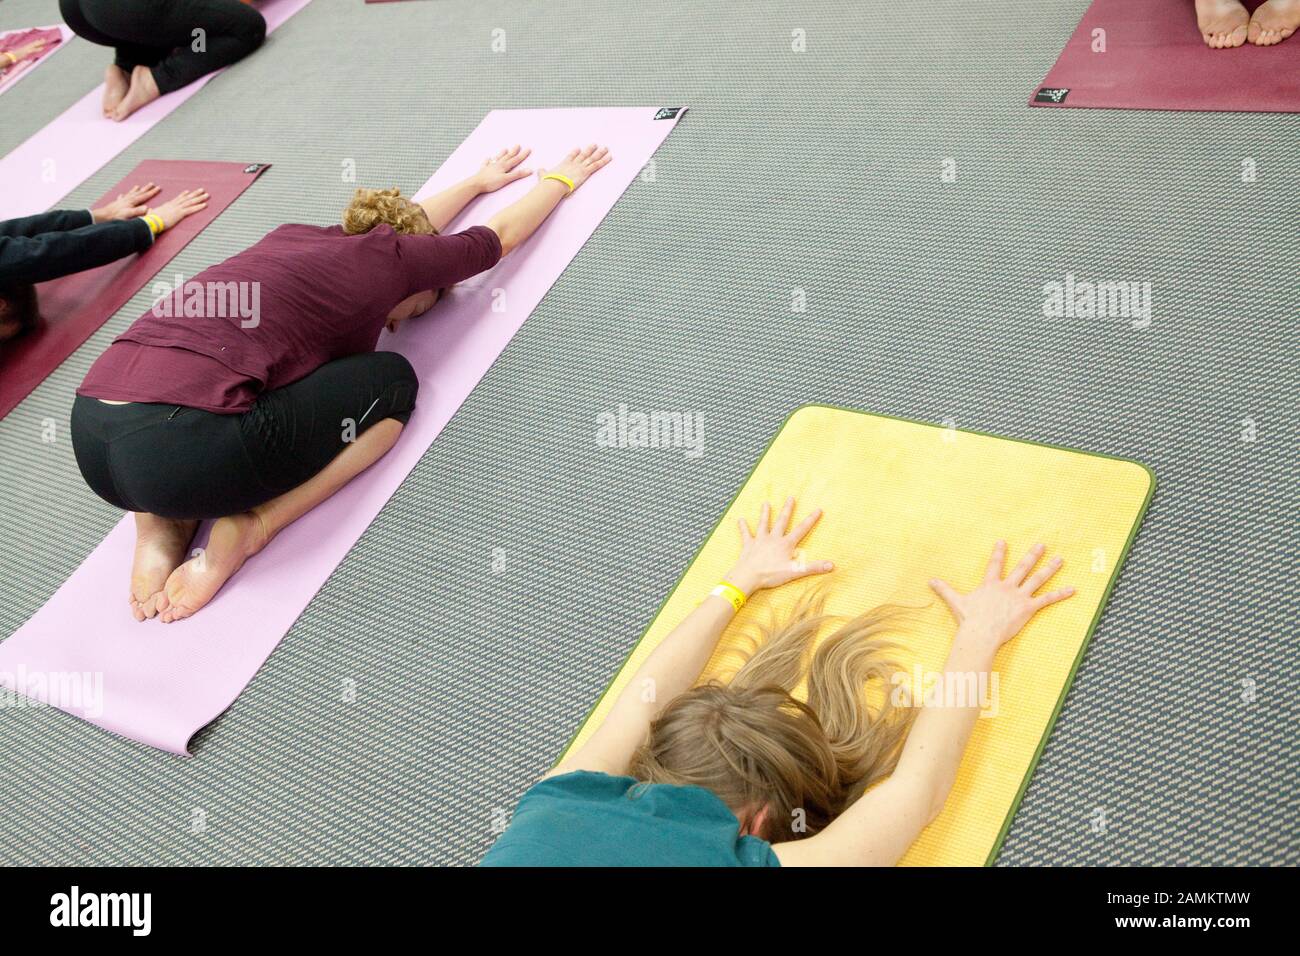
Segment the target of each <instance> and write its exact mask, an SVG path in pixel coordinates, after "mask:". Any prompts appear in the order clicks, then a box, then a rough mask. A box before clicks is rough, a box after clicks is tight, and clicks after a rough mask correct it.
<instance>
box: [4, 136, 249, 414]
mask: <svg viewBox="0 0 1300 956" xmlns="http://www.w3.org/2000/svg"><path fill="white" fill-rule="evenodd" d="M266 168H267V166H266V164H264V163H252V164H250V165H245V164H243V163H198V162H190V161H188V160H174V159H150V160H146V161H145V162H143V163H141V164H140V165H139V166H137V167H136V168H135V169H133V170H131V173H130V175H128V176H127V177H126V178H125V179H123V180H122V181H121V182H120V183H118V184H117V185H116V186H114V187H113V188H112V189H110V190H109V191H108V192H107V193H105V194H104V195H103V196H102V197H101V198H100V199H99V200H98V201H97V202H95V203H94V204H93V205H94V206H102V205H104V204H105V203H106V202H108V201H110V200H112V199H113V198H115V197H116V196H118V195H120V194H122V193H124V192H126V191H127V190H128V189H130V188H131V187H132V186H143V185H145V184H146V183H150V182H152V183H155V184H157V185H158V186H160V187H162V192H160V193H159V194H158V197H157V198H156V199H155V200H154V205H155V206H156V205H159V204H160V203H164V202H166V201H167V200H168V199H170V198H171V197H172V196H175V195H176V194H177V193H179V192H180V191H181V190H183V189H193V188H195V187H199V186H202V187H203V188H204V189H206V190H207V191H208V192H209V193H211V195H212V198H211V199H210V200H208V208H207V209H204V210H203V211H202V212H200V213H197V214H195V215H193V216H187V217H186V218H185V219H184V220H182V221H181V223H180V224H179V225H177V226H175V227H174V228H172V229H168V230H167V231H166V232H164V233H163V234H162V235H161V236H159V237H158V238H157V239H156V240H154V244H153V245H152V246H150V247H149V248H148V249H146V250H145V251H144V252H142V253H140V254H139V255H132V256H127V257H126V258H125V259H119V260H117V261H116V262H110V263H109V264H108V265H105V266H100V267H99V268H98V269H90V270H88V271H86V272H78V273H75V274H73V275H70V276H64V277H63V278H62V279H55V280H53V281H52V282H42V283H40V284H38V285H37V286H36V294H37V296H38V298H39V302H40V309H41V317H42V318H43V319H44V321H43V322H42V323H41V326H40V328H38V329H36V331H34V332H31V333H29V334H27V335H24V336H23V337H21V338H19V339H15V340H14V341H12V342H6V343H4V344H3V345H0V418H4V417H5V416H6V415H8V414H9V413H10V412H11V411H13V409H14V406H16V405H17V404H18V403H19V402H21V401H22V400H23V399H24V398H26V397H27V396H28V395H29V394H30V393H31V391H32V389H34V388H35V387H36V386H37V385H39V384H41V382H43V381H45V378H46V376H48V375H49V374H50V373H51V372H52V371H54V370H55V369H56V368H58V367H59V366H60V365H61V364H63V360H64V359H66V358H67V357H68V356H69V355H71V354H72V353H73V352H75V351H76V350H77V349H78V348H79V347H80V346H81V343H82V342H84V341H86V339H88V338H90V336H91V335H92V334H93V333H94V332H95V330H96V329H98V328H99V327H100V326H101V325H103V324H104V323H105V322H106V321H108V317H109V316H111V315H112V314H113V313H114V312H116V311H117V310H118V309H120V308H122V306H124V305H126V303H127V302H129V301H130V299H131V297H132V296H133V295H135V294H136V293H137V292H139V291H140V290H141V289H143V288H144V285H145V283H146V282H148V281H149V280H150V279H152V278H153V277H154V276H155V275H157V274H158V271H159V270H160V269H162V268H163V267H164V266H165V265H167V263H168V262H170V261H171V260H172V259H173V258H174V257H175V256H176V254H177V253H178V252H180V251H181V250H182V249H184V248H185V247H186V246H187V245H189V243H190V240H191V239H193V238H194V237H195V236H197V235H198V234H199V233H200V232H202V231H203V230H204V228H205V227H206V226H207V225H208V223H210V222H212V220H213V219H216V218H217V216H219V215H221V213H222V211H223V210H225V208H226V207H227V206H229V205H230V204H231V203H232V202H234V201H235V200H236V199H237V198H239V196H240V194H241V193H243V191H244V190H245V189H247V188H248V187H249V186H251V185H252V184H253V181H254V180H255V179H257V177H258V176H260V175H261V173H262V171H263V170H264V169H266Z"/></svg>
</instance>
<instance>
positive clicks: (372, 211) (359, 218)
mask: <svg viewBox="0 0 1300 956" xmlns="http://www.w3.org/2000/svg"><path fill="white" fill-rule="evenodd" d="M379 225H387V226H392V227H393V231H394V232H400V233H403V234H407V235H416V236H423V235H428V234H429V233H436V232H437V231H438V230H437V229H434V228H433V225H432V224H431V223H430V222H429V217H428V216H426V215H425V214H424V210H423V209H421V208H420V207H419V206H418V205H417V204H415V203H414V202H412V201H411V200H409V199H407V198H406V197H405V196H403V195H402V191H401V190H400V189H397V188H393V189H358V190H357V192H356V195H355V196H353V197H352V202H351V203H350V204H349V205H348V208H347V209H345V210H343V231H344V232H346V233H347V234H348V235H349V236H358V235H360V234H361V233H363V232H369V231H370V230H371V229H374V228H375V226H379Z"/></svg>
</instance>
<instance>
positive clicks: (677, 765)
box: [630, 590, 913, 841]
mask: <svg viewBox="0 0 1300 956" xmlns="http://www.w3.org/2000/svg"><path fill="white" fill-rule="evenodd" d="M823 606H824V595H823V592H821V591H820V590H810V591H808V592H805V594H804V595H803V596H802V597H801V598H800V600H799V602H798V603H797V605H796V607H795V609H794V611H793V613H792V614H791V616H790V619H789V620H788V621H786V622H785V623H783V624H777V623H776V622H773V624H771V625H770V626H769V627H767V628H765V629H764V632H763V636H761V637H760V638H759V639H758V640H757V641H755V643H754V646H753V648H752V649H751V651H750V653H749V654H748V655H747V660H745V662H744V664H743V666H741V667H740V669H739V670H738V671H737V672H736V674H735V676H734V677H733V678H732V679H731V681H730V682H728V683H723V682H721V681H716V680H714V681H709V682H708V683H705V684H702V685H700V686H698V687H694V688H692V689H691V690H688V691H686V692H685V693H683V694H680V695H678V696H677V697H676V698H674V699H673V700H672V701H671V702H670V703H669V704H668V706H667V707H665V708H664V710H663V711H662V712H661V713H660V715H659V717H658V718H657V719H656V720H655V721H654V722H653V723H652V724H651V725H650V733H649V735H648V737H647V739H646V741H645V742H644V743H643V744H642V745H641V747H640V748H639V749H638V750H637V752H636V754H635V755H634V756H633V758H632V764H631V770H630V772H631V774H632V776H634V777H635V778H636V779H637V780H640V781H644V782H646V783H666V784H677V785H682V786H685V785H695V786H700V787H704V788H706V789H708V790H711V791H712V792H714V793H715V794H717V795H718V797H720V798H721V799H722V801H723V802H724V803H726V804H727V806H728V807H730V808H731V809H732V810H733V811H734V812H735V813H736V814H737V816H741V815H742V814H756V813H757V812H758V811H759V810H761V809H762V808H763V807H764V806H766V807H767V808H768V810H769V812H768V813H767V815H766V817H765V818H764V820H763V822H762V825H761V826H760V827H759V828H758V830H757V832H755V835H756V836H761V837H763V838H765V839H767V840H770V841H778V840H797V839H801V838H803V837H808V836H812V835H813V834H814V833H817V832H818V831H820V830H822V829H823V828H824V827H825V826H826V825H827V824H829V823H830V822H831V821H832V820H834V819H835V817H837V816H839V814H840V813H842V812H843V811H844V810H845V809H846V808H847V807H848V806H849V805H850V804H851V803H852V802H853V801H854V800H856V799H857V798H858V797H859V796H861V795H862V793H863V792H864V791H865V790H866V789H867V788H868V787H870V786H871V785H872V784H874V783H876V782H877V781H879V780H881V779H883V778H884V777H886V776H888V775H889V774H890V773H891V772H892V771H893V769H894V765H895V764H896V763H897V761H898V752H899V749H900V747H901V745H902V743H903V740H904V739H905V738H906V737H907V732H908V730H909V729H910V727H911V723H912V717H913V710H912V708H911V707H910V706H907V705H905V704H900V703H895V702H894V700H893V697H894V694H893V693H892V692H891V690H892V688H891V684H892V683H893V680H892V678H893V675H894V674H895V673H897V672H898V667H897V665H895V664H894V663H893V661H892V660H891V659H890V651H891V650H892V649H893V648H894V647H895V645H894V643H893V642H891V641H890V640H888V639H887V638H885V637H883V636H882V635H883V634H884V633H885V632H887V631H888V630H890V629H891V626H892V624H893V621H894V619H895V618H896V617H897V615H898V612H899V611H900V610H901V609H899V608H896V607H890V606H885V607H879V608H876V609H874V610H872V611H869V612H867V613H866V614H863V615H860V616H859V617H855V618H853V619H852V620H849V621H846V622H844V623H842V624H841V625H840V626H839V627H837V628H836V629H835V631H834V632H832V633H831V634H830V635H829V636H828V637H827V638H826V639H825V640H823V641H822V642H821V643H820V644H817V636H818V634H819V633H820V632H821V630H822V628H823V627H824V625H825V624H826V623H827V622H828V621H830V620H832V619H831V618H830V617H828V616H827V615H825V614H823V612H822V609H823ZM814 645H816V649H815V650H814ZM800 684H806V687H807V693H806V700H804V701H801V700H799V699H798V698H796V697H795V696H794V694H793V692H794V690H795V689H796V688H797V687H798V686H799V685H800ZM873 685H877V688H873ZM873 689H876V690H877V692H876V693H872V691H873ZM880 691H883V693H880ZM873 697H877V698H879V699H878V701H873V700H872V698H873Z"/></svg>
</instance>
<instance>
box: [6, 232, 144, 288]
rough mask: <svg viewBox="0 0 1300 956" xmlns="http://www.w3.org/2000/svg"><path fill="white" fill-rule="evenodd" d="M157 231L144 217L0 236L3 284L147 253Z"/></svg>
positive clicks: (36, 279)
mask: <svg viewBox="0 0 1300 956" xmlns="http://www.w3.org/2000/svg"><path fill="white" fill-rule="evenodd" d="M152 244H153V233H152V232H151V231H150V229H149V224H148V223H147V222H145V221H144V220H143V219H126V220H122V221H116V222H101V223H97V224H95V225H93V226H83V227H82V228H81V229H74V230H72V231H71V232H47V233H42V234H41V235H38V236H33V237H30V238H29V237H25V236H13V237H11V236H2V235H0V283H6V282H46V281H48V280H50V279H57V278H59V277H60V276H66V275H70V274H71V273H73V272H82V271H84V270H86V269H93V268H95V267H96V266H102V265H104V264H106V263H109V262H112V261H114V260H115V259H121V258H123V257H124V256H129V255H131V253H133V252H143V251H144V250H145V249H148V248H149V246H151V245H152Z"/></svg>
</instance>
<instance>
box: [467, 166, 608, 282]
mask: <svg viewBox="0 0 1300 956" xmlns="http://www.w3.org/2000/svg"><path fill="white" fill-rule="evenodd" d="M613 158H614V157H612V156H610V154H609V150H608V149H607V148H605V147H604V146H601V147H597V146H596V145H595V144H593V145H591V146H588V147H587V148H586V149H575V150H573V151H571V152H570V153H569V155H568V156H567V157H565V160H564V162H562V163H560V165H558V166H556V167H555V168H554V169H552V170H542V171H541V173H542V175H543V177H545V176H562V177H564V178H565V179H567V180H569V182H571V183H573V186H572V188H570V187H569V186H568V185H566V184H565V183H563V182H561V181H559V180H557V179H546V178H543V179H541V180H539V181H538V183H537V185H536V186H534V187H533V188H532V189H530V190H529V191H528V194H527V195H526V196H524V197H523V198H522V199H520V200H518V201H517V202H514V203H512V204H511V205H509V206H507V207H506V208H505V209H502V210H501V211H500V212H499V213H497V214H496V215H495V216H493V217H492V218H491V219H489V220H488V221H487V227H488V228H489V229H491V230H492V231H493V232H495V233H496V234H497V237H498V238H500V240H501V255H503V256H507V255H509V254H510V252H511V251H512V250H513V249H515V248H516V247H517V246H518V245H519V244H520V243H521V242H523V241H524V240H525V239H527V238H528V237H529V236H531V235H532V234H533V233H534V232H536V231H537V227H538V226H540V225H541V224H542V223H544V222H545V221H546V217H547V216H549V215H550V214H551V213H552V212H554V210H555V207H556V206H558V205H559V204H560V201H561V200H562V199H564V197H565V196H567V195H569V194H570V193H571V192H574V191H575V190H577V189H578V187H579V186H581V185H582V184H583V183H585V182H586V181H587V180H588V179H590V178H591V177H592V176H593V175H594V174H595V173H597V172H598V171H600V170H601V169H604V168H605V167H606V166H608V165H609V161H610V160H611V159H613Z"/></svg>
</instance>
